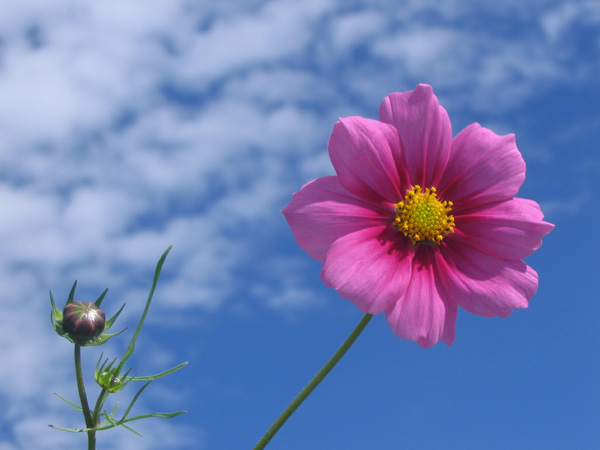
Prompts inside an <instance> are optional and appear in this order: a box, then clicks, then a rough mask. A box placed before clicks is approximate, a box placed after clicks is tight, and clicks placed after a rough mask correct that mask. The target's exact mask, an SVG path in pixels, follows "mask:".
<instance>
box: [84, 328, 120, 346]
mask: <svg viewBox="0 0 600 450" xmlns="http://www.w3.org/2000/svg"><path fill="white" fill-rule="evenodd" d="M125 330H127V328H123V329H122V330H121V331H118V332H116V333H112V334H106V333H102V334H101V335H100V336H98V337H97V338H96V339H94V340H91V341H88V342H86V343H79V345H81V346H82V347H86V346H87V347H95V346H97V345H102V344H106V342H107V341H108V340H109V339H112V338H114V337H115V336H118V335H119V334H121V333H122V332H123V331H125Z"/></svg>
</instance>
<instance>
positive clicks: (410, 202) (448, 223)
mask: <svg viewBox="0 0 600 450" xmlns="http://www.w3.org/2000/svg"><path fill="white" fill-rule="evenodd" d="M394 206H395V207H396V219H395V220H394V226H395V227H396V228H398V229H399V230H400V231H402V232H404V236H407V237H409V238H410V239H411V241H412V243H413V246H414V245H416V244H417V243H419V242H433V243H436V244H439V243H440V242H442V239H444V235H445V234H446V233H454V216H452V215H451V214H448V213H449V212H450V211H451V210H452V202H447V201H442V200H439V199H438V198H437V192H436V189H435V187H431V188H426V189H425V192H423V191H422V190H421V186H419V185H418V184H417V185H415V186H413V188H412V189H408V190H407V191H406V196H405V197H404V200H403V201H401V202H399V203H396V204H395V205H394Z"/></svg>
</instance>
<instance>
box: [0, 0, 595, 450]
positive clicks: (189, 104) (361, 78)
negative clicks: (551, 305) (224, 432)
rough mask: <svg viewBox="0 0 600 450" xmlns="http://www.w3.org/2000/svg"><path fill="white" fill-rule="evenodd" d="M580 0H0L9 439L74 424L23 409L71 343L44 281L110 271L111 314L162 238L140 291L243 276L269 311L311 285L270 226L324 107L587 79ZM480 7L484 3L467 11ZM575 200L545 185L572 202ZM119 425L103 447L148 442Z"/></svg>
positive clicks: (176, 292) (322, 142)
mask: <svg viewBox="0 0 600 450" xmlns="http://www.w3.org/2000/svg"><path fill="white" fill-rule="evenodd" d="M595 5H596V3H595V2H580V3H572V2H563V3H561V4H559V5H557V6H556V8H554V9H549V10H548V8H546V5H545V2H543V1H540V2H535V1H534V2H522V1H519V2H517V1H511V2H508V4H506V5H505V4H503V7H504V6H506V8H508V9H507V10H504V9H502V8H500V6H499V4H498V5H495V4H491V3H489V2H487V3H486V4H485V5H483V4H480V3H479V2H462V1H449V2H443V3H440V2H437V1H420V0H419V1H409V2H405V4H404V5H403V7H402V8H398V7H397V5H396V4H395V3H390V2H360V1H359V2H354V3H352V4H351V5H350V4H348V3H346V2H341V1H335V0H327V1H323V0H310V1H299V0H271V1H254V2H250V1H245V2H235V1H230V2H188V1H172V0H163V1H156V2H152V4H151V5H149V3H148V2H147V1H142V0H136V1H131V2H116V1H106V2H94V1H83V2H80V1H74V0H57V1H54V2H44V1H31V2H22V1H18V0H10V1H5V2H3V3H2V6H0V43H1V45H0V92H2V99H1V102H0V204H2V205H3V211H5V214H4V215H3V220H1V221H0V238H1V239H2V242H3V251H2V254H1V255H0V285H2V292H3V298H2V302H0V342H3V343H5V344H3V345H2V346H0V358H2V360H3V361H4V362H5V364H3V368H2V369H0V397H1V398H2V400H3V403H4V404H5V405H7V406H6V409H7V410H8V411H9V413H7V414H9V416H7V418H6V419H7V420H10V421H11V422H10V423H11V424H13V426H12V432H13V433H15V434H16V435H17V444H15V445H16V447H15V448H27V447H28V446H30V445H33V446H35V447H36V448H51V447H53V448H56V447H58V446H59V442H60V445H62V446H69V445H71V443H72V442H73V441H72V440H71V438H72V436H70V435H65V436H67V437H64V438H63V437H61V436H63V434H61V433H59V432H56V431H54V430H46V431H48V432H49V433H50V434H47V433H46V432H41V433H39V432H38V431H39V425H40V424H43V426H44V427H45V426H46V423H47V421H49V420H50V419H49V417H54V413H55V411H57V410H58V408H59V407H57V406H54V405H53V404H50V403H49V402H47V401H45V400H44V401H43V402H42V403H43V405H42V406H41V409H40V410H36V411H34V410H33V409H32V408H33V407H34V406H36V405H37V404H38V403H39V402H38V401H34V400H35V399H36V398H39V395H40V393H44V395H45V393H46V391H47V386H48V385H47V382H48V377H49V376H53V377H55V378H56V380H55V385H56V386H58V387H59V388H60V387H62V386H63V385H66V384H67V380H69V376H70V374H69V375H67V374H66V372H65V371H62V369H53V371H54V372H53V373H52V374H50V375H47V376H46V375H44V374H45V373H48V371H47V370H46V367H47V366H48V364H52V366H53V367H55V366H58V365H59V364H58V363H59V362H65V361H66V360H67V359H68V358H69V357H70V355H69V354H67V355H65V354H64V353H65V352H64V349H65V348H66V347H68V346H58V345H56V341H57V339H58V338H57V337H56V336H54V335H52V330H51V329H50V324H49V321H48V312H49V304H48V298H47V290H48V289H52V290H53V292H54V293H55V294H56V296H57V299H58V298H60V299H61V300H60V301H59V303H60V302H61V301H64V297H65V296H66V293H67V292H68V289H69V288H70V285H71V283H72V281H73V280H74V279H76V278H78V279H80V280H81V285H80V289H81V295H82V296H85V297H87V296H89V295H98V294H99V293H100V292H101V291H102V290H103V289H104V288H105V287H109V288H110V291H109V296H114V297H112V298H113V299H126V300H127V303H128V306H127V308H126V311H125V312H124V315H123V318H125V319H126V318H128V317H131V316H132V315H133V314H136V313H137V312H139V309H140V308H141V307H142V306H143V304H144V301H145V298H146V295H147V289H148V287H149V284H150V281H151V276H152V273H153V270H154V265H155V263H156V260H157V259H158V257H159V256H160V255H161V254H162V252H163V251H164V250H165V249H166V247H167V246H168V245H170V244H174V249H173V251H172V252H171V254H170V255H169V258H168V259H167V263H166V265H165V276H164V277H163V279H161V282H160V296H157V299H156V300H155V302H156V303H155V305H153V311H154V310H155V309H156V310H157V312H159V313H161V314H162V313H164V311H165V310H166V308H167V307H174V308H173V309H176V310H177V311H176V314H187V313H189V312H190V311H192V310H200V311H202V312H204V311H215V310H218V309H219V308H221V307H222V306H223V305H224V304H226V303H227V302H234V301H235V300H234V297H235V294H236V293H237V292H240V291H248V292H250V293H251V294H252V295H253V296H254V298H256V299H260V300H261V301H262V304H263V305H266V306H267V307H270V308H273V309H276V310H280V311H283V310H285V309H286V308H290V309H292V310H294V311H296V310H298V309H301V308H303V307H306V306H307V305H308V306H314V305H318V304H319V302H318V301H316V302H315V300H314V298H313V296H312V295H311V291H310V288H308V287H306V283H305V280H304V279H303V278H302V276H301V273H302V272H303V271H304V270H305V267H304V266H302V265H301V264H300V266H296V265H295V264H297V263H296V262H294V261H295V260H294V261H292V259H291V258H290V259H288V257H287V256H285V251H284V250H282V247H285V245H282V243H281V242H277V241H276V240H277V238H278V237H280V235H279V234H278V232H280V231H281V229H282V227H284V226H285V225H284V221H283V219H282V217H281V216H280V214H279V209H280V208H281V207H282V206H284V204H285V202H287V201H288V199H289V198H290V196H291V193H292V191H294V190H297V189H299V188H300V186H301V185H302V183H304V182H306V181H307V180H308V179H310V178H314V177H318V176H323V175H328V174H331V173H332V168H331V164H330V162H329V160H328V157H327V153H326V145H327V138H328V135H329V133H330V131H331V129H332V127H333V124H334V122H335V120H336V119H337V117H338V116H344V115H349V114H363V113H365V111H368V113H369V114H366V113H365V114H364V115H370V116H371V117H375V116H376V114H377V107H378V105H379V102H380V101H381V99H382V98H383V96H384V95H386V94H388V93H389V92H390V91H393V90H404V89H411V88H413V87H414V84H415V83H416V82H421V81H425V82H431V83H433V85H434V86H435V87H436V92H438V91H437V90H439V92H438V93H439V95H440V96H441V97H442V96H443V97H444V98H447V99H448V100H449V102H450V104H453V105H460V106H465V105H466V106H467V107H468V108H470V109H478V108H479V109H481V110H485V111H495V110H496V109H501V108H506V109H510V108H515V107H518V106H519V105H523V104H524V103H525V102H527V101H528V99H530V98H531V97H532V96H535V95H536V94H537V93H538V89H541V88H540V86H542V87H543V86H556V85H557V83H571V82H574V81H571V78H570V77H572V76H573V74H576V75H577V77H576V80H577V81H576V82H588V83H590V82H595V81H596V78H595V76H596V73H597V69H598V61H597V60H594V59H591V58H587V59H585V60H578V59H577V58H576V57H574V56H573V55H572V50H573V47H572V46H570V44H569V45H567V44H568V43H569V42H570V43H572V42H573V41H571V40H569V39H566V38H570V37H571V35H572V34H573V33H574V32H575V31H576V30H577V27H578V25H580V24H584V25H586V26H588V27H589V28H591V27H590V24H592V25H593V24H594V23H597V22H598V21H599V17H600V14H599V12H598V8H597V6H595ZM482 8H483V9H482ZM479 13H481V14H485V15H486V17H487V18H490V19H494V18H496V19H497V20H496V21H495V22H494V21H493V20H492V21H491V22H490V24H489V27H487V26H482V24H481V23H479V22H478V21H477V20H476V17H477V14H479ZM486 20H487V19H486ZM492 22H494V23H492ZM497 23H500V24H507V26H508V25H510V27H513V28H517V29H519V30H521V32H520V33H519V35H518V36H514V35H513V34H512V32H511V31H506V30H504V31H503V30H501V27H498V28H494V27H493V26H492V25H497ZM522 24H527V25H528V27H529V28H528V29H527V32H523V31H522V30H523V29H524V27H521V25H522ZM488 28H490V29H488ZM511 30H512V29H511ZM594 36H595V38H596V39H598V35H597V33H596V34H593V35H592V37H594ZM563 38H564V39H563ZM565 40H566V41H567V43H565ZM455 94H456V95H455ZM471 121H472V120H471ZM586 201H588V199H587V198H586V197H581V198H576V201H575V202H571V203H570V205H563V204H558V205H559V207H560V209H561V210H564V209H565V208H567V209H566V210H567V211H570V210H569V208H574V209H573V213H577V211H578V210H579V209H578V208H581V205H582V204H584V203H585V202H586ZM553 205H554V204H553V203H548V209H550V210H552V209H553V208H554V207H555V206H556V205H554V206H553ZM286 239H288V240H290V243H291V238H290V235H289V234H287V235H286ZM286 242H287V241H286ZM290 245H291V244H290ZM265 268H266V269H265ZM115 303H117V304H118V305H120V304H121V302H119V301H115ZM115 303H113V304H115ZM154 307H156V308H155V309H154ZM24 311H27V312H26V313H25V312H24ZM196 313H198V312H197V311H196ZM40 329H44V330H46V331H44V332H40V331H39V330H40ZM15 335H20V336H25V337H24V338H22V339H21V340H18V341H17V340H15V339H14V337H13V336H15ZM40 355H41V356H40ZM69 364H70V363H69ZM23 381H26V383H23ZM19 382H20V383H21V384H19V385H18V386H16V384H18V383H19ZM15 386H16V387H15ZM57 390H59V391H60V389H57ZM23 400H25V401H23ZM54 400H55V399H54V398H52V401H54ZM58 403H59V405H60V406H63V405H62V404H60V402H58ZM52 422H55V421H54V420H52ZM153 425H155V422H154V423H153V424H152V425H149V426H148V428H147V430H148V432H149V435H151V436H155V437H156V436H158V437H157V438H156V440H155V442H157V443H156V444H155V445H156V446H158V448H161V447H160V445H162V448H167V447H172V446H176V445H178V444H176V443H173V442H175V441H169V439H174V438H173V436H174V434H175V433H174V432H173V431H172V428H171V426H170V425H165V424H159V425H155V426H156V428H155V427H154V426H153ZM31 429H34V430H38V431H36V433H37V434H36V433H33V432H32V431H30V430H31ZM153 433H154V434H153ZM107 434H110V433H107ZM160 436H164V437H165V439H166V440H164V441H161V440H160V439H161V438H160ZM44 439H47V441H46V442H47V443H48V444H43V442H42V441H43V440H44ZM63 439H65V440H63ZM115 439H116V440H115V441H111V446H112V447H111V448H122V447H124V446H125V443H127V445H130V446H135V447H136V448H143V447H140V446H143V445H151V444H148V443H147V442H148V440H143V441H138V440H137V438H135V439H134V440H133V443H130V441H129V440H128V438H121V437H119V438H115ZM119 439H123V440H121V441H119ZM152 439H154V438H152ZM113 444H114V445H113ZM10 445H12V444H11V443H8V442H0V448H4V447H6V448H10V447H9V446H10ZM44 445H46V447H44ZM119 445H121V447H119ZM180 445H183V444H180ZM3 446H4V447H3ZM148 448H151V447H148Z"/></svg>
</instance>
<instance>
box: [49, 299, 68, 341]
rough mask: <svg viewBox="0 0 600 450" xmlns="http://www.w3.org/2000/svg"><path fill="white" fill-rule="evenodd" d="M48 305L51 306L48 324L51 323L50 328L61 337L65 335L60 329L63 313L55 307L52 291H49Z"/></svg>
mask: <svg viewBox="0 0 600 450" xmlns="http://www.w3.org/2000/svg"><path fill="white" fill-rule="evenodd" d="M50 303H51V304H52V311H50V322H52V326H53V327H54V331H56V334H58V335H59V336H61V337H62V336H64V335H65V334H66V333H65V332H64V331H63V328H62V321H63V313H62V311H61V310H60V309H58V308H57V307H56V303H55V302H54V296H53V295H52V291H50Z"/></svg>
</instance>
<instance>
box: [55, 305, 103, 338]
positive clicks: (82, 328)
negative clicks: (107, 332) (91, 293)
mask: <svg viewBox="0 0 600 450" xmlns="http://www.w3.org/2000/svg"><path fill="white" fill-rule="evenodd" d="M105 319H106V318H105V315H104V311H102V310H101V309H100V308H98V307H97V306H96V305H95V304H94V303H91V302H73V303H69V304H68V305H67V306H65V308H64V309H63V320H62V328H63V331H65V332H66V333H69V336H70V337H71V339H73V341H75V342H76V343H77V344H79V345H86V344H87V343H89V342H90V341H93V340H94V339H95V338H96V337H98V336H99V335H100V333H102V331H103V330H104V324H105Z"/></svg>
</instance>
